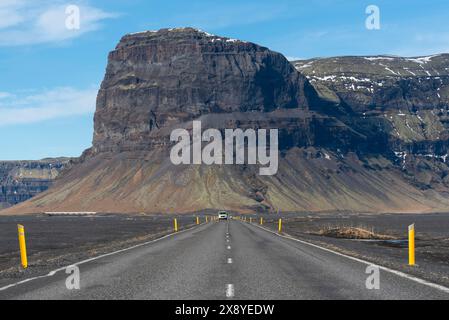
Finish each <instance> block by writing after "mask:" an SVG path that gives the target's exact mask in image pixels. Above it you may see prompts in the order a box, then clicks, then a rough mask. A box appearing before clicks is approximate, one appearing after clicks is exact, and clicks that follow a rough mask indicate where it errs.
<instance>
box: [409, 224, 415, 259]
mask: <svg viewBox="0 0 449 320" xmlns="http://www.w3.org/2000/svg"><path fill="white" fill-rule="evenodd" d="M408 264H409V265H410V266H414V265H415V224H412V225H410V226H408Z"/></svg>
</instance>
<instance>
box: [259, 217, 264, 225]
mask: <svg viewBox="0 0 449 320" xmlns="http://www.w3.org/2000/svg"><path fill="white" fill-rule="evenodd" d="M260 225H263V218H262V217H260Z"/></svg>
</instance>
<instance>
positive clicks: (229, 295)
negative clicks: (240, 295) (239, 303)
mask: <svg viewBox="0 0 449 320" xmlns="http://www.w3.org/2000/svg"><path fill="white" fill-rule="evenodd" d="M232 297H234V285H233V284H227V285H226V298H232Z"/></svg>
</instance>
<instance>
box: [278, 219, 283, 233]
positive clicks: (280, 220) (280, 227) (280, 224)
mask: <svg viewBox="0 0 449 320" xmlns="http://www.w3.org/2000/svg"><path fill="white" fill-rule="evenodd" d="M278 231H279V232H282V219H279V226H278Z"/></svg>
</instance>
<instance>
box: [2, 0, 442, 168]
mask: <svg viewBox="0 0 449 320" xmlns="http://www.w3.org/2000/svg"><path fill="white" fill-rule="evenodd" d="M69 5H76V6H77V7H78V8H79V10H80V15H81V20H80V28H79V29H77V30H69V29H67V28H66V27H65V21H66V19H67V15H68V14H67V13H66V11H65V9H66V8H67V6H69ZM368 5H376V6H378V7H379V9H380V23H381V28H380V30H368V29H366V27H365V20H366V18H367V14H366V13H365V9H366V7H367V6H368ZM448 18H449V3H448V2H447V0H432V1H431V2H430V1H423V0H420V1H417V0H407V1H406V0H395V1H392V0H385V1H382V0H371V1H362V0H315V1H310V0H309V1H302V0H277V1H263V0H257V1H254V0H249V1H242V0H227V1H195V0H190V1H185V0H176V1H171V0H164V1H151V0H150V1H148V0H120V1H119V0H81V1H77V0H73V1H63V0H0V137H1V139H0V160H14V159H41V158H45V157H56V156H79V155H80V154H81V152H82V151H83V150H84V149H86V148H88V147H89V146H90V145H91V140H92V133H93V112H94V110H95V96H96V91H97V89H98V87H99V84H100V82H101V80H102V77H103V75H104V70H105V67H106V62H107V54H108V52H109V51H110V50H112V49H113V48H114V47H115V45H116V44H117V42H118V41H119V39H120V37H121V36H123V35H124V34H126V33H130V32H137V31H143V30H155V29H160V28H165V27H182V26H192V27H197V28H200V29H202V30H205V31H208V32H210V33H215V34H218V35H222V36H228V37H233V38H239V39H242V40H247V41H252V42H256V43H258V44H261V45H264V46H267V47H269V48H271V49H272V50H275V51H278V52H281V53H283V54H284V55H285V56H287V57H290V58H311V57H318V56H320V57H326V56H334V55H376V54H395V55H407V56H418V55H429V54H434V53H440V52H449V24H448V23H447V21H448V20H449V19H448Z"/></svg>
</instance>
